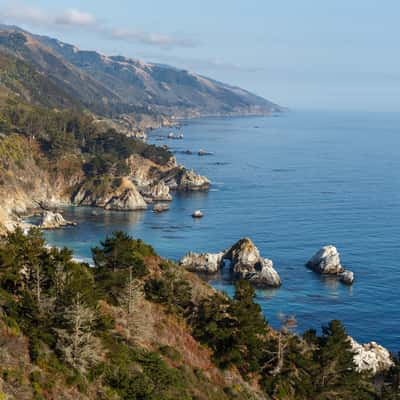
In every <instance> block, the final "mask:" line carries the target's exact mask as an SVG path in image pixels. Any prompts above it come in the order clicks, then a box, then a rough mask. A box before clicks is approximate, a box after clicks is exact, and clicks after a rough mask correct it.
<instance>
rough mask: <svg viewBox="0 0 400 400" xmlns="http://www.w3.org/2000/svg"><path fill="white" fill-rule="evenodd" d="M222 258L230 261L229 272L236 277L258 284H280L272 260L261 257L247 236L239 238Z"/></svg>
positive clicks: (272, 285) (276, 285) (273, 285)
mask: <svg viewBox="0 0 400 400" xmlns="http://www.w3.org/2000/svg"><path fill="white" fill-rule="evenodd" d="M224 258H225V259H228V260H229V261H230V263H231V265H230V269H231V272H232V273H233V275H234V276H236V277H238V278H243V279H248V280H249V281H250V282H251V283H253V284H255V285H260V286H270V287H279V286H281V285H282V282H281V279H280V277H279V274H278V272H277V271H276V270H275V269H274V267H273V262H272V261H271V260H269V259H266V258H263V257H261V255H260V252H259V250H258V248H257V247H256V246H255V245H254V243H253V242H252V240H251V239H249V238H243V239H240V240H239V241H238V242H237V243H235V244H234V245H233V246H232V247H231V248H230V249H229V250H228V251H227V252H226V253H225V256H224Z"/></svg>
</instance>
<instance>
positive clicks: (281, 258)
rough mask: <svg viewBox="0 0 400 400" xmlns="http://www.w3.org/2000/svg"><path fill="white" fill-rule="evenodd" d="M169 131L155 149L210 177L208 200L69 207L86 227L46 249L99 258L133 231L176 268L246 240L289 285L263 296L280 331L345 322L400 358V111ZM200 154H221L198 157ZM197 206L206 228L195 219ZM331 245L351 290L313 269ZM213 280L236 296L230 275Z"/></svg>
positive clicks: (218, 122)
mask: <svg viewBox="0 0 400 400" xmlns="http://www.w3.org/2000/svg"><path fill="white" fill-rule="evenodd" d="M169 132H170V129H160V130H157V131H153V132H152V133H151V134H150V137H149V142H151V143H155V144H158V145H161V144H168V145H169V146H170V147H171V150H172V151H173V152H174V153H175V155H176V157H177V159H178V161H179V162H180V163H183V164H185V165H186V166H187V167H189V168H194V169H195V170H196V171H197V172H198V173H200V174H202V175H206V176H207V177H209V178H210V179H211V181H212V187H211V190H210V191H209V192H208V193H185V194H176V195H175V196H174V201H173V202H172V203H171V209H170V211H169V212H165V213H162V214H154V213H152V211H151V208H149V210H148V211H145V212H111V211H104V210H100V209H98V210H97V211H98V215H95V216H94V215H92V209H90V208H84V207H77V208H72V207H71V208H67V209H66V210H65V216H66V218H68V219H72V220H74V221H77V222H78V223H79V225H78V226H77V227H71V228H65V229H61V230H56V231H48V232H46V234H45V235H46V238H47V240H48V242H49V243H50V244H52V245H56V246H67V247H69V248H71V249H72V250H73V251H74V253H75V256H76V257H78V258H80V259H83V260H86V261H89V260H90V254H91V251H90V249H91V247H93V246H95V245H97V244H98V243H99V241H100V240H102V239H103V238H104V237H105V236H106V235H107V234H110V233H111V232H112V231H115V230H125V231H127V232H128V233H129V234H131V235H132V236H134V237H136V238H141V239H143V240H144V241H146V242H148V243H150V244H152V245H153V246H154V248H155V249H156V251H157V252H158V253H159V254H160V255H162V256H164V257H167V258H170V259H173V260H178V259H179V258H180V257H181V256H183V255H184V254H185V253H186V252H188V251H189V250H192V251H196V252H218V251H221V250H224V249H226V248H228V247H230V246H231V245H232V244H234V243H235V242H236V241H237V240H238V239H240V238H242V237H245V236H248V237H250V238H251V239H252V240H253V241H254V243H255V244H256V246H257V247H258V248H259V249H260V252H261V254H262V256H264V257H267V258H271V259H272V260H273V261H274V265H275V268H276V269H277V271H278V272H279V274H280V276H281V278H282V281H283V285H282V287H281V288H279V289H273V290H257V297H256V300H257V302H259V304H260V305H261V307H262V310H263V312H264V314H265V317H266V318H267V320H268V321H269V322H270V324H271V325H272V326H274V327H279V326H280V323H281V322H280V321H281V316H282V315H290V316H294V317H295V318H296V320H297V322H298V327H297V330H298V331H299V332H302V331H304V330H305V329H308V328H315V329H319V328H320V327H321V325H323V324H326V323H327V322H329V321H330V320H332V319H340V320H341V321H343V323H344V325H345V326H346V328H347V331H348V333H349V334H350V335H352V336H353V337H354V338H355V339H356V340H358V341H359V342H369V341H372V340H374V341H377V342H378V343H380V344H382V345H383V346H386V347H388V348H389V349H390V350H392V351H398V350H400V313H399V312H398V310H399V308H400V296H399V292H400V174H399V171H400V115H399V114H394V113H350V112H310V111H307V112H300V111H291V112H287V113H284V114H279V115H277V116H274V117H243V118H210V119H198V120H191V121H187V122H185V123H184V124H183V127H182V129H181V132H183V134H184V139H183V140H171V139H168V138H167V135H168V133H169ZM176 132H178V131H176ZM200 149H202V150H205V151H206V152H211V153H212V155H205V156H199V155H197V151H198V150H200ZM186 150H190V151H192V152H194V154H185V151H186ZM197 209H200V210H202V212H203V213H204V218H202V219H201V220H194V219H192V217H191V214H192V212H193V211H194V210H197ZM327 244H333V245H335V246H336V247H337V248H338V250H339V252H340V253H341V258H342V264H343V265H344V266H345V267H346V268H347V269H349V270H352V271H353V272H354V273H355V282H354V285H353V286H351V287H348V286H345V285H343V284H341V283H339V282H338V281H337V280H335V279H329V278H324V277H321V276H319V275H317V274H315V273H314V272H312V271H310V270H308V269H307V268H305V266H304V264H305V263H306V262H307V260H308V259H309V258H310V257H311V256H312V255H313V254H314V253H315V252H316V251H317V250H318V249H319V248H320V247H321V246H323V245H327ZM210 283H211V284H212V285H213V286H214V287H216V288H218V289H221V290H224V291H226V292H228V293H229V294H231V293H232V290H233V289H232V282H230V280H229V277H227V276H226V274H223V275H222V276H218V277H216V278H214V279H213V280H211V281H210Z"/></svg>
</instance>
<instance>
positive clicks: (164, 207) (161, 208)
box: [153, 203, 169, 213]
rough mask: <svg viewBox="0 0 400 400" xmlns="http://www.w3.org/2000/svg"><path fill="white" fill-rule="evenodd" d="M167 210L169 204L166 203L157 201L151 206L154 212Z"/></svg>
mask: <svg viewBox="0 0 400 400" xmlns="http://www.w3.org/2000/svg"><path fill="white" fill-rule="evenodd" d="M168 210H169V205H168V204H163V203H157V204H154V206H153V212H154V213H162V212H165V211H168Z"/></svg>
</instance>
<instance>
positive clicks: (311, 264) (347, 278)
mask: <svg viewBox="0 0 400 400" xmlns="http://www.w3.org/2000/svg"><path fill="white" fill-rule="evenodd" d="M306 266H307V267H308V268H310V269H312V270H313V271H315V272H318V273H319V274H322V275H334V276H337V277H338V278H339V280H340V281H341V282H343V283H345V284H346V285H352V284H353V282H354V273H353V272H351V271H346V270H345V268H344V267H343V265H342V264H341V261H340V254H339V252H338V250H337V248H336V247H335V246H332V245H329V246H324V247H322V248H321V249H320V250H318V251H317V252H316V253H315V254H314V256H313V257H312V258H311V259H310V260H309V261H308V262H307V264H306Z"/></svg>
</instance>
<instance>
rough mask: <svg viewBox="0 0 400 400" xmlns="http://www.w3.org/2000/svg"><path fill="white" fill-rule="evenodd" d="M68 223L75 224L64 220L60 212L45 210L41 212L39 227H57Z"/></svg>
mask: <svg viewBox="0 0 400 400" xmlns="http://www.w3.org/2000/svg"><path fill="white" fill-rule="evenodd" d="M69 225H76V223H75V222H71V221H67V220H65V219H64V217H63V216H62V215H61V214H60V213H57V212H52V211H45V212H43V214H42V220H41V222H40V225H39V227H40V228H41V229H57V228H61V227H63V226H69Z"/></svg>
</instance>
